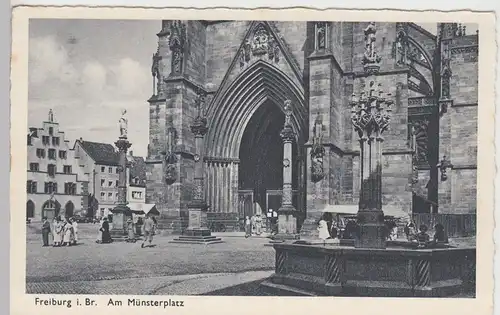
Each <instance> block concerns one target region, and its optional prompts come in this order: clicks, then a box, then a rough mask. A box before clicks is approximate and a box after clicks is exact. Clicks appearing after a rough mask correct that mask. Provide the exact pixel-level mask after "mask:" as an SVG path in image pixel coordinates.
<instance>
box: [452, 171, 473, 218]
mask: <svg viewBox="0 0 500 315" xmlns="http://www.w3.org/2000/svg"><path fill="white" fill-rule="evenodd" d="M448 180H451V185H452V187H453V189H452V191H451V196H450V197H451V198H450V199H451V204H452V205H453V213H457V214H458V213H476V211H477V204H476V203H477V197H476V194H477V190H476V189H477V186H476V183H477V172H476V170H475V169H458V170H457V169H455V170H453V173H452V174H451V176H450V178H448Z"/></svg>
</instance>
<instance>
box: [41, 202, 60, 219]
mask: <svg viewBox="0 0 500 315" xmlns="http://www.w3.org/2000/svg"><path fill="white" fill-rule="evenodd" d="M60 211H61V204H60V203H59V202H58V201H57V200H47V201H45V203H44V204H43V205H42V217H46V218H47V219H49V220H52V219H53V218H54V217H57V216H59V212H60Z"/></svg>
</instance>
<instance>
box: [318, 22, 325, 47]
mask: <svg viewBox="0 0 500 315" xmlns="http://www.w3.org/2000/svg"><path fill="white" fill-rule="evenodd" d="M316 48H317V49H324V48H326V23H325V22H318V23H316Z"/></svg>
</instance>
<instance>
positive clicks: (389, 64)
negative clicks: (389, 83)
mask: <svg viewBox="0 0 500 315" xmlns="http://www.w3.org/2000/svg"><path fill="white" fill-rule="evenodd" d="M375 25H376V27H377V41H376V42H375V44H376V50H377V52H378V54H379V56H380V57H381V58H382V60H381V62H380V72H386V71H392V70H395V69H396V60H395V59H394V58H393V43H394V40H395V39H396V23H392V22H391V23H382V22H377V23H375ZM367 26H368V22H361V23H354V24H353V47H354V49H353V53H352V64H353V71H354V72H363V63H362V60H363V55H364V53H365V35H364V30H365V28H366V27H367Z"/></svg>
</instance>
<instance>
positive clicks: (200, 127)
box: [171, 91, 222, 245]
mask: <svg viewBox="0 0 500 315" xmlns="http://www.w3.org/2000/svg"><path fill="white" fill-rule="evenodd" d="M204 104H205V94H204V93H203V92H201V91H200V92H199V93H198V98H197V100H196V107H197V110H198V114H197V116H196V118H195V119H194V122H193V124H192V125H191V132H192V133H193V134H194V137H195V150H196V153H195V155H194V191H193V200H192V201H191V202H190V203H188V205H187V208H188V212H189V220H188V228H187V229H186V230H185V231H184V235H183V236H180V237H179V238H177V239H174V240H173V241H171V242H172V243H189V244H206V245H209V244H216V243H222V240H221V239H220V238H217V237H215V236H212V235H211V231H210V229H209V228H208V227H207V210H208V205H207V203H206V201H205V185H204V175H205V170H204V167H205V161H204V150H203V137H204V136H205V134H206V133H207V131H208V128H207V119H206V118H205V117H204V116H203V107H204Z"/></svg>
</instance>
